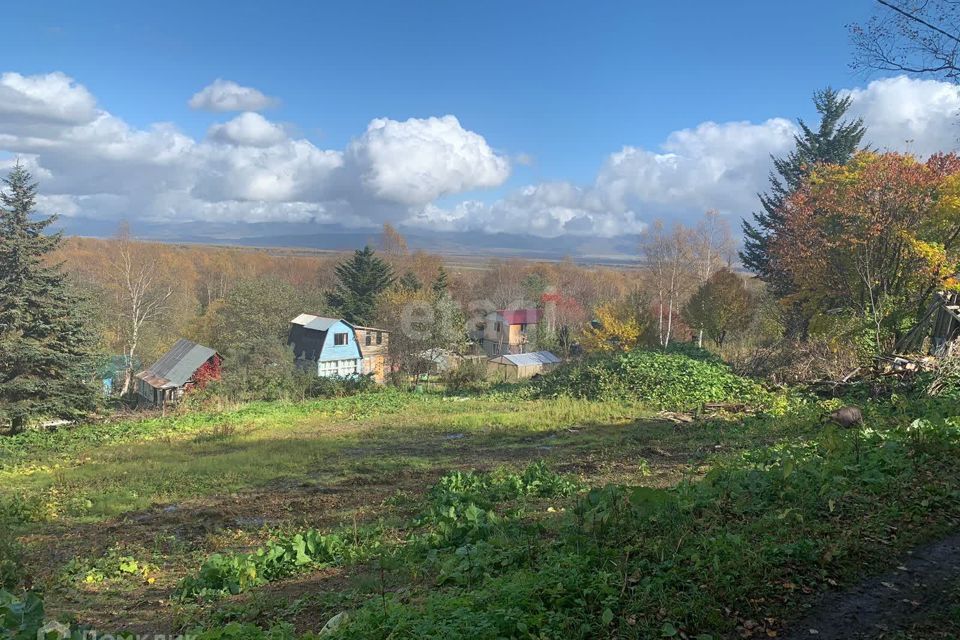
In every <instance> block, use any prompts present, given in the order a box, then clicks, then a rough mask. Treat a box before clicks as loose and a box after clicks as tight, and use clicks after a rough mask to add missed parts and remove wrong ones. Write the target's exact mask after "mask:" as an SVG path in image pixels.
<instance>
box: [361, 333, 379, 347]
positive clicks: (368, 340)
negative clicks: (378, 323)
mask: <svg viewBox="0 0 960 640" xmlns="http://www.w3.org/2000/svg"><path fill="white" fill-rule="evenodd" d="M363 343H364V344H365V345H367V346H368V347H369V346H370V345H371V344H373V336H372V335H370V332H369V331H367V335H366V339H365V340H364V342H363ZM377 344H380V341H379V340H378V341H377Z"/></svg>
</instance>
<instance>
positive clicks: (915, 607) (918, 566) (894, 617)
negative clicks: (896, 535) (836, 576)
mask: <svg viewBox="0 0 960 640" xmlns="http://www.w3.org/2000/svg"><path fill="white" fill-rule="evenodd" d="M958 582H960V534H955V535H952V536H950V537H948V538H945V539H943V540H940V541H939V542H935V543H933V544H930V545H927V546H925V547H920V548H918V549H914V550H913V552H911V553H910V554H908V555H907V556H906V557H905V558H902V562H901V563H900V564H899V565H898V566H897V568H896V569H894V570H893V571H891V572H889V573H887V574H884V575H881V576H877V577H875V578H871V579H869V580H866V581H864V582H862V583H860V584H859V585H856V586H855V587H852V588H850V589H847V590H844V591H838V592H835V593H829V594H826V595H825V596H823V597H822V598H821V599H820V601H819V602H817V603H816V604H815V605H814V606H813V609H812V610H811V611H810V612H809V613H808V614H807V616H806V617H804V618H803V619H802V620H800V621H799V622H797V623H795V624H793V625H791V626H790V628H789V629H788V631H787V633H785V634H784V635H783V636H781V638H783V639H784V640H800V639H801V638H802V639H804V640H811V639H816V640H868V639H870V640H874V639H879V638H889V637H904V636H893V634H895V633H897V632H907V634H909V633H910V631H911V630H912V629H914V628H915V627H916V626H917V625H918V624H919V625H921V626H922V625H924V624H925V623H927V622H928V621H929V620H930V619H931V618H933V617H935V616H939V615H940V614H942V613H943V612H944V611H945V610H947V609H948V608H949V607H950V606H951V602H950V599H951V597H955V596H954V593H955V592H954V588H955V587H956V586H957V584H958ZM953 604H955V603H953ZM907 637H911V636H909V635H908V636H907ZM917 637H919V636H917ZM938 637H941V636H938Z"/></svg>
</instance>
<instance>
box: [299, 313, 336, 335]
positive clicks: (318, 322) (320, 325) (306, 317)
mask: <svg viewBox="0 0 960 640" xmlns="http://www.w3.org/2000/svg"><path fill="white" fill-rule="evenodd" d="M290 322H291V324H298V325H300V326H301V327H306V328H307V329H313V330H314V331H326V330H327V329H329V328H330V327H332V326H333V325H335V324H336V323H338V322H340V320H339V319H338V318H325V317H323V316H315V315H313V314H310V313H301V314H300V315H298V316H297V317H296V318H294V319H293V320H291V321H290ZM344 322H346V321H344ZM347 324H349V323H347Z"/></svg>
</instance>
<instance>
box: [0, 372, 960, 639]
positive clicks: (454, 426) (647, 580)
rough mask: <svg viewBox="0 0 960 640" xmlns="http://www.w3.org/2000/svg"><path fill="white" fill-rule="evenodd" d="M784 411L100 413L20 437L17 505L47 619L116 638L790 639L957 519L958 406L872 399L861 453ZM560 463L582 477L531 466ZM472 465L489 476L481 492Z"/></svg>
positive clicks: (9, 452) (424, 404)
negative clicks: (816, 600) (797, 614)
mask: <svg viewBox="0 0 960 640" xmlns="http://www.w3.org/2000/svg"><path fill="white" fill-rule="evenodd" d="M778 406H779V407H780V409H779V410H778V411H777V412H776V414H775V415H774V414H770V415H759V416H756V417H746V418H744V417H737V416H730V417H727V418H714V419H704V420H696V421H694V422H686V421H671V420H668V419H666V418H664V417H660V416H659V415H658V414H657V413H655V412H653V411H650V410H648V409H645V408H644V407H643V406H640V405H638V404H635V403H631V402H614V401H608V402H594V401H590V400H573V399H566V398H562V399H556V400H534V399H529V398H526V397H524V396H523V394H521V393H517V394H491V395H488V396H470V397H445V396H443V395H439V394H430V393H427V394H413V393H401V392H395V391H384V392H381V393H374V394H369V395H363V396H358V397H351V398H342V399H335V400H326V401H316V402H309V403H303V404H284V403H273V404H271V403H257V404H252V405H247V406H244V407H241V408H237V409H231V410H226V411H223V412H219V413H209V414H193V415H184V416H170V417H167V418H157V419H150V420H145V421H127V422H118V423H111V424H106V425H87V426H83V427H79V428H77V429H74V430H62V431H60V432H55V433H31V434H25V435H23V436H19V437H18V438H14V439H10V440H8V441H6V442H4V443H3V445H2V448H0V510H2V512H3V513H4V514H5V515H6V518H7V519H8V520H13V521H14V522H15V525H14V526H15V531H16V533H17V535H18V537H19V539H20V541H21V543H22V544H23V545H24V547H25V549H26V559H25V560H26V561H25V566H26V569H27V573H28V580H29V581H30V582H31V583H32V584H33V585H34V586H35V588H38V589H40V590H42V591H43V592H44V599H45V601H46V607H47V610H48V612H49V613H51V614H53V615H57V616H61V617H68V618H74V619H76V620H78V621H80V622H82V623H86V624H89V625H92V626H94V627H96V628H99V629H105V630H106V629H110V630H120V629H129V630H132V631H136V632H140V633H163V632H167V633H169V632H175V631H182V630H184V629H188V628H193V627H196V626H198V625H199V626H202V627H207V628H216V629H221V628H229V629H233V630H234V631H235V632H236V633H237V634H239V635H235V636H229V635H228V636H216V637H250V636H251V634H252V633H254V632H253V631H251V630H252V629H253V628H254V627H249V626H240V627H237V626H230V627H223V625H224V624H226V623H235V624H240V625H250V624H255V625H257V626H258V627H260V628H269V627H272V626H276V625H283V624H289V625H292V626H291V627H290V628H289V630H285V629H283V628H278V629H277V630H276V631H275V633H277V634H279V635H277V636H276V637H277V638H285V637H288V636H289V637H292V635H294V634H299V633H306V632H309V631H317V630H319V628H320V627H321V626H323V624H324V623H325V622H326V620H327V619H329V618H330V617H331V616H333V615H334V614H336V613H338V612H340V611H351V612H352V613H351V620H352V622H351V623H350V624H349V625H345V626H344V627H343V628H342V629H341V630H340V631H339V633H340V634H341V635H343V637H388V636H390V637H434V636H433V635H432V634H438V635H435V637H491V638H494V637H502V636H503V635H504V634H505V633H506V634H507V635H508V636H509V635H515V636H518V637H526V636H529V635H531V634H532V635H537V634H540V635H544V636H545V637H551V636H552V635H554V634H556V633H560V632H562V633H564V634H565V635H571V636H573V637H597V636H611V637H613V636H616V637H650V634H653V635H654V636H658V635H661V634H662V635H664V636H666V637H670V635H671V630H673V631H675V632H676V634H679V633H681V632H682V633H684V634H687V635H688V636H689V637H697V635H698V634H700V635H701V636H702V637H708V636H709V637H711V638H719V637H723V635H724V634H727V633H738V631H737V629H738V628H740V629H741V630H742V629H743V625H744V624H746V623H747V622H750V623H751V624H755V626H756V628H757V629H759V630H760V631H762V632H764V633H766V631H767V630H769V631H771V632H774V631H775V630H777V629H779V628H780V626H781V625H782V624H783V621H784V618H788V617H789V615H790V611H791V610H792V609H795V608H796V607H797V606H798V604H799V603H802V602H803V601H804V599H805V598H809V597H810V596H811V594H813V593H816V592H817V591H818V590H820V589H824V588H832V585H842V584H844V583H846V582H849V581H851V580H854V579H855V578H856V576H858V575H860V574H862V573H863V572H864V571H869V570H871V568H880V567H882V566H884V563H888V562H892V561H893V560H894V559H895V554H896V552H897V551H898V550H902V549H905V548H907V547H908V546H909V545H911V544H914V543H916V542H918V541H921V540H923V539H925V538H929V537H931V536H935V535H938V534H939V533H940V532H942V531H945V530H947V529H948V528H950V527H951V526H953V525H954V524H955V523H956V521H957V518H958V514H960V481H958V477H960V469H958V468H957V466H956V465H957V464H958V462H957V460H958V456H956V455H955V454H956V452H957V451H958V450H960V444H958V443H960V437H958V434H957V429H956V426H955V425H954V423H953V422H942V421H939V420H934V421H932V422H931V425H930V427H929V428H928V429H914V430H913V431H908V430H906V427H907V425H909V424H910V420H911V419H912V417H913V416H911V415H910V411H909V410H907V409H903V408H902V406H901V407H900V408H898V409H897V410H894V409H892V408H891V407H890V406H888V405H887V404H884V403H879V404H877V405H871V406H868V407H866V409H867V415H868V420H869V423H870V424H869V426H870V427H871V428H873V429H874V430H875V431H876V433H875V434H874V435H870V434H869V433H868V434H867V435H866V436H865V439H864V442H863V443H862V451H861V452H860V454H857V453H856V450H855V447H854V441H853V439H852V436H851V434H849V433H842V432H838V431H836V430H835V429H832V428H824V427H823V426H822V425H821V424H820V423H819V420H818V417H819V415H821V414H822V413H823V411H824V406H821V405H819V404H818V403H814V402H809V401H790V402H786V401H783V402H780V403H778ZM934 445H936V446H934ZM541 460H542V461H544V462H545V463H546V465H547V466H546V469H548V470H549V471H548V472H545V473H547V475H546V476H544V477H545V478H547V479H550V478H554V477H562V478H568V479H569V480H570V481H572V482H574V483H576V485H577V486H579V487H581V488H580V489H579V490H577V491H575V492H574V494H573V495H569V494H567V493H563V494H556V495H554V494H551V493H549V492H548V491H547V490H546V489H543V487H544V486H546V485H542V484H541V479H539V476H530V477H531V478H533V479H532V480H524V481H521V480H518V479H517V478H521V477H527V476H525V475H523V473H530V472H524V469H528V467H529V465H531V464H532V463H534V462H536V461H541ZM501 468H502V469H505V470H504V471H496V470H497V469H501ZM538 468H539V467H538ZM455 470H462V471H472V470H478V471H479V473H480V475H479V476H476V480H470V482H468V483H467V485H465V487H466V488H464V487H463V486H460V485H458V484H456V483H458V482H462V481H461V480H457V478H456V477H454V476H450V475H449V473H450V472H451V471H455ZM491 471H493V472H494V475H492V476H487V475H483V474H484V473H486V472H491ZM537 473H540V472H537ZM556 474H559V476H557V475H556ZM470 477H473V476H470ZM441 478H446V479H445V480H442V482H443V483H449V482H454V485H449V484H444V485H443V486H448V487H449V486H452V487H453V488H452V489H450V490H449V491H447V490H445V491H446V493H443V494H442V495H441V494H437V490H436V489H434V490H432V491H431V487H433V486H435V485H436V484H437V483H438V481H441ZM451 478H453V480H451ZM484 478H502V480H496V482H498V483H500V484H496V483H494V484H492V485H491V484H489V482H491V481H488V480H484ZM551 481H552V480H551ZM525 482H526V483H527V484H524V483H525ZM564 482H566V480H564ZM470 483H473V484H470ZM477 483H479V484H477ZM504 483H505V484H504ZM517 483H519V484H517ZM530 483H532V484H530ZM471 487H473V488H471ZM477 487H479V488H477ZM491 487H512V488H511V489H509V490H507V491H506V493H504V491H505V490H504V489H502V488H501V489H495V490H494V489H491ZM517 487H520V488H517ZM524 487H526V488H524ZM603 487H606V488H603ZM635 487H647V488H648V489H645V490H644V491H647V492H651V491H652V493H643V492H639V493H638V492H637V490H635V489H634V488H635ZM590 488H595V490H594V491H591V492H590V493H585V491H586V490H587V489H590ZM491 491H492V492H493V493H491ZM511 492H513V493H511ZM438 496H439V497H438ZM451 500H452V502H450V501H451ZM438 501H439V502H438ZM475 504H477V505H480V509H479V510H476V511H472V510H471V509H473V507H470V505H475ZM451 508H452V509H453V511H450V512H449V513H448V509H451ZM891 528H895V531H896V532H897V533H896V534H895V535H890V531H891ZM308 531H313V532H316V533H315V534H311V535H317V536H321V538H322V539H323V540H327V539H331V540H335V541H336V543H335V545H334V546H335V548H336V549H337V550H336V551H332V552H330V553H332V555H330V554H329V553H328V554H327V555H324V554H323V553H321V552H319V551H317V552H316V553H317V554H319V555H314V556H311V557H310V558H309V559H308V560H304V561H303V562H302V563H299V562H294V561H293V560H289V562H288V561H287V560H283V559H282V558H280V559H279V560H277V562H279V563H280V564H276V565H270V568H269V571H270V573H263V574H262V575H258V577H257V579H256V580H255V581H254V582H253V583H251V584H250V585H249V586H248V587H244V588H243V589H240V591H241V593H240V594H238V595H230V594H229V593H225V594H222V595H217V594H216V593H214V592H211V593H210V594H207V595H204V596H203V597H201V598H199V599H198V598H197V597H196V596H189V597H179V598H178V597H174V596H175V595H176V594H177V593H182V585H183V584H185V583H184V580H194V581H196V580H200V582H194V583H195V584H200V585H205V584H206V585H208V586H209V585H212V584H214V583H213V582H210V580H211V579H212V578H198V576H201V575H210V576H212V575H226V574H222V572H223V571H226V572H227V574H229V572H230V571H233V570H235V568H236V567H241V569H240V570H244V571H245V569H242V567H243V566H245V565H244V563H250V562H252V563H253V564H255V565H256V566H258V567H260V568H259V569H258V571H267V569H265V568H264V567H266V566H267V565H263V566H261V565H260V564H257V563H259V562H260V561H259V560H256V558H253V557H250V558H252V559H248V556H245V555H244V554H246V553H248V552H250V551H252V550H255V549H256V548H257V547H258V546H263V545H266V548H267V549H272V548H276V549H278V550H279V549H281V548H286V549H288V550H289V549H293V548H295V547H296V545H297V544H299V543H295V542H291V541H295V538H296V535H297V534H300V533H304V532H308ZM330 535H333V538H329V536H330ZM321 538H318V539H321ZM283 545H287V547H283ZM290 545H292V546H290ZM877 545H881V547H882V548H884V554H883V555H882V556H881V557H878V558H871V556H870V552H871V549H874V550H875V549H876V548H877ZM277 553H280V551H277ZM289 553H294V552H293V551H289ZM311 553H312V552H311ZM325 553H326V552H325ZM212 554H221V555H220V556H219V557H220V558H223V559H222V560H216V561H214V560H215V558H214V559H211V558H212ZM308 555H309V554H308ZM289 557H290V558H293V556H289ZM302 557H306V556H302ZM284 562H286V563H287V564H284ZM464 563H465V564H464ZM201 566H202V567H204V569H203V571H201V570H200V568H201ZM251 566H253V565H251ZM204 571H206V572H207V573H206V574H205V573H203V572H204ZM211 571H213V572H214V573H209V572H211ZM217 572H221V573H217ZM544 576H546V577H544ZM544 580H546V582H545V581H544ZM551 581H552V582H551ZM217 584H219V583H217ZM550 584H553V585H554V586H553V587H550V588H549V589H548V591H544V589H545V588H547V587H549V585H550ZM190 593H196V591H191V592H190ZM578 593H579V594H580V595H577V594H578ZM591 594H592V595H591ZM497 612H499V613H497ZM757 619H759V620H760V621H759V622H757ZM751 628H752V627H751ZM760 631H758V633H759V632H760ZM231 633H233V631H231ZM390 634H392V635H390ZM704 634H705V635H704ZM741 635H742V633H741ZM211 637H213V636H211ZM758 637H759V636H758Z"/></svg>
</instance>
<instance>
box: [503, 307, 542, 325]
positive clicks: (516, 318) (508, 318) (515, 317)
mask: <svg viewBox="0 0 960 640" xmlns="http://www.w3.org/2000/svg"><path fill="white" fill-rule="evenodd" d="M497 313H498V314H500V316H501V317H502V318H503V321H504V322H506V323H507V324H537V323H538V322H540V319H541V318H542V317H543V309H501V310H500V311H497Z"/></svg>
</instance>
